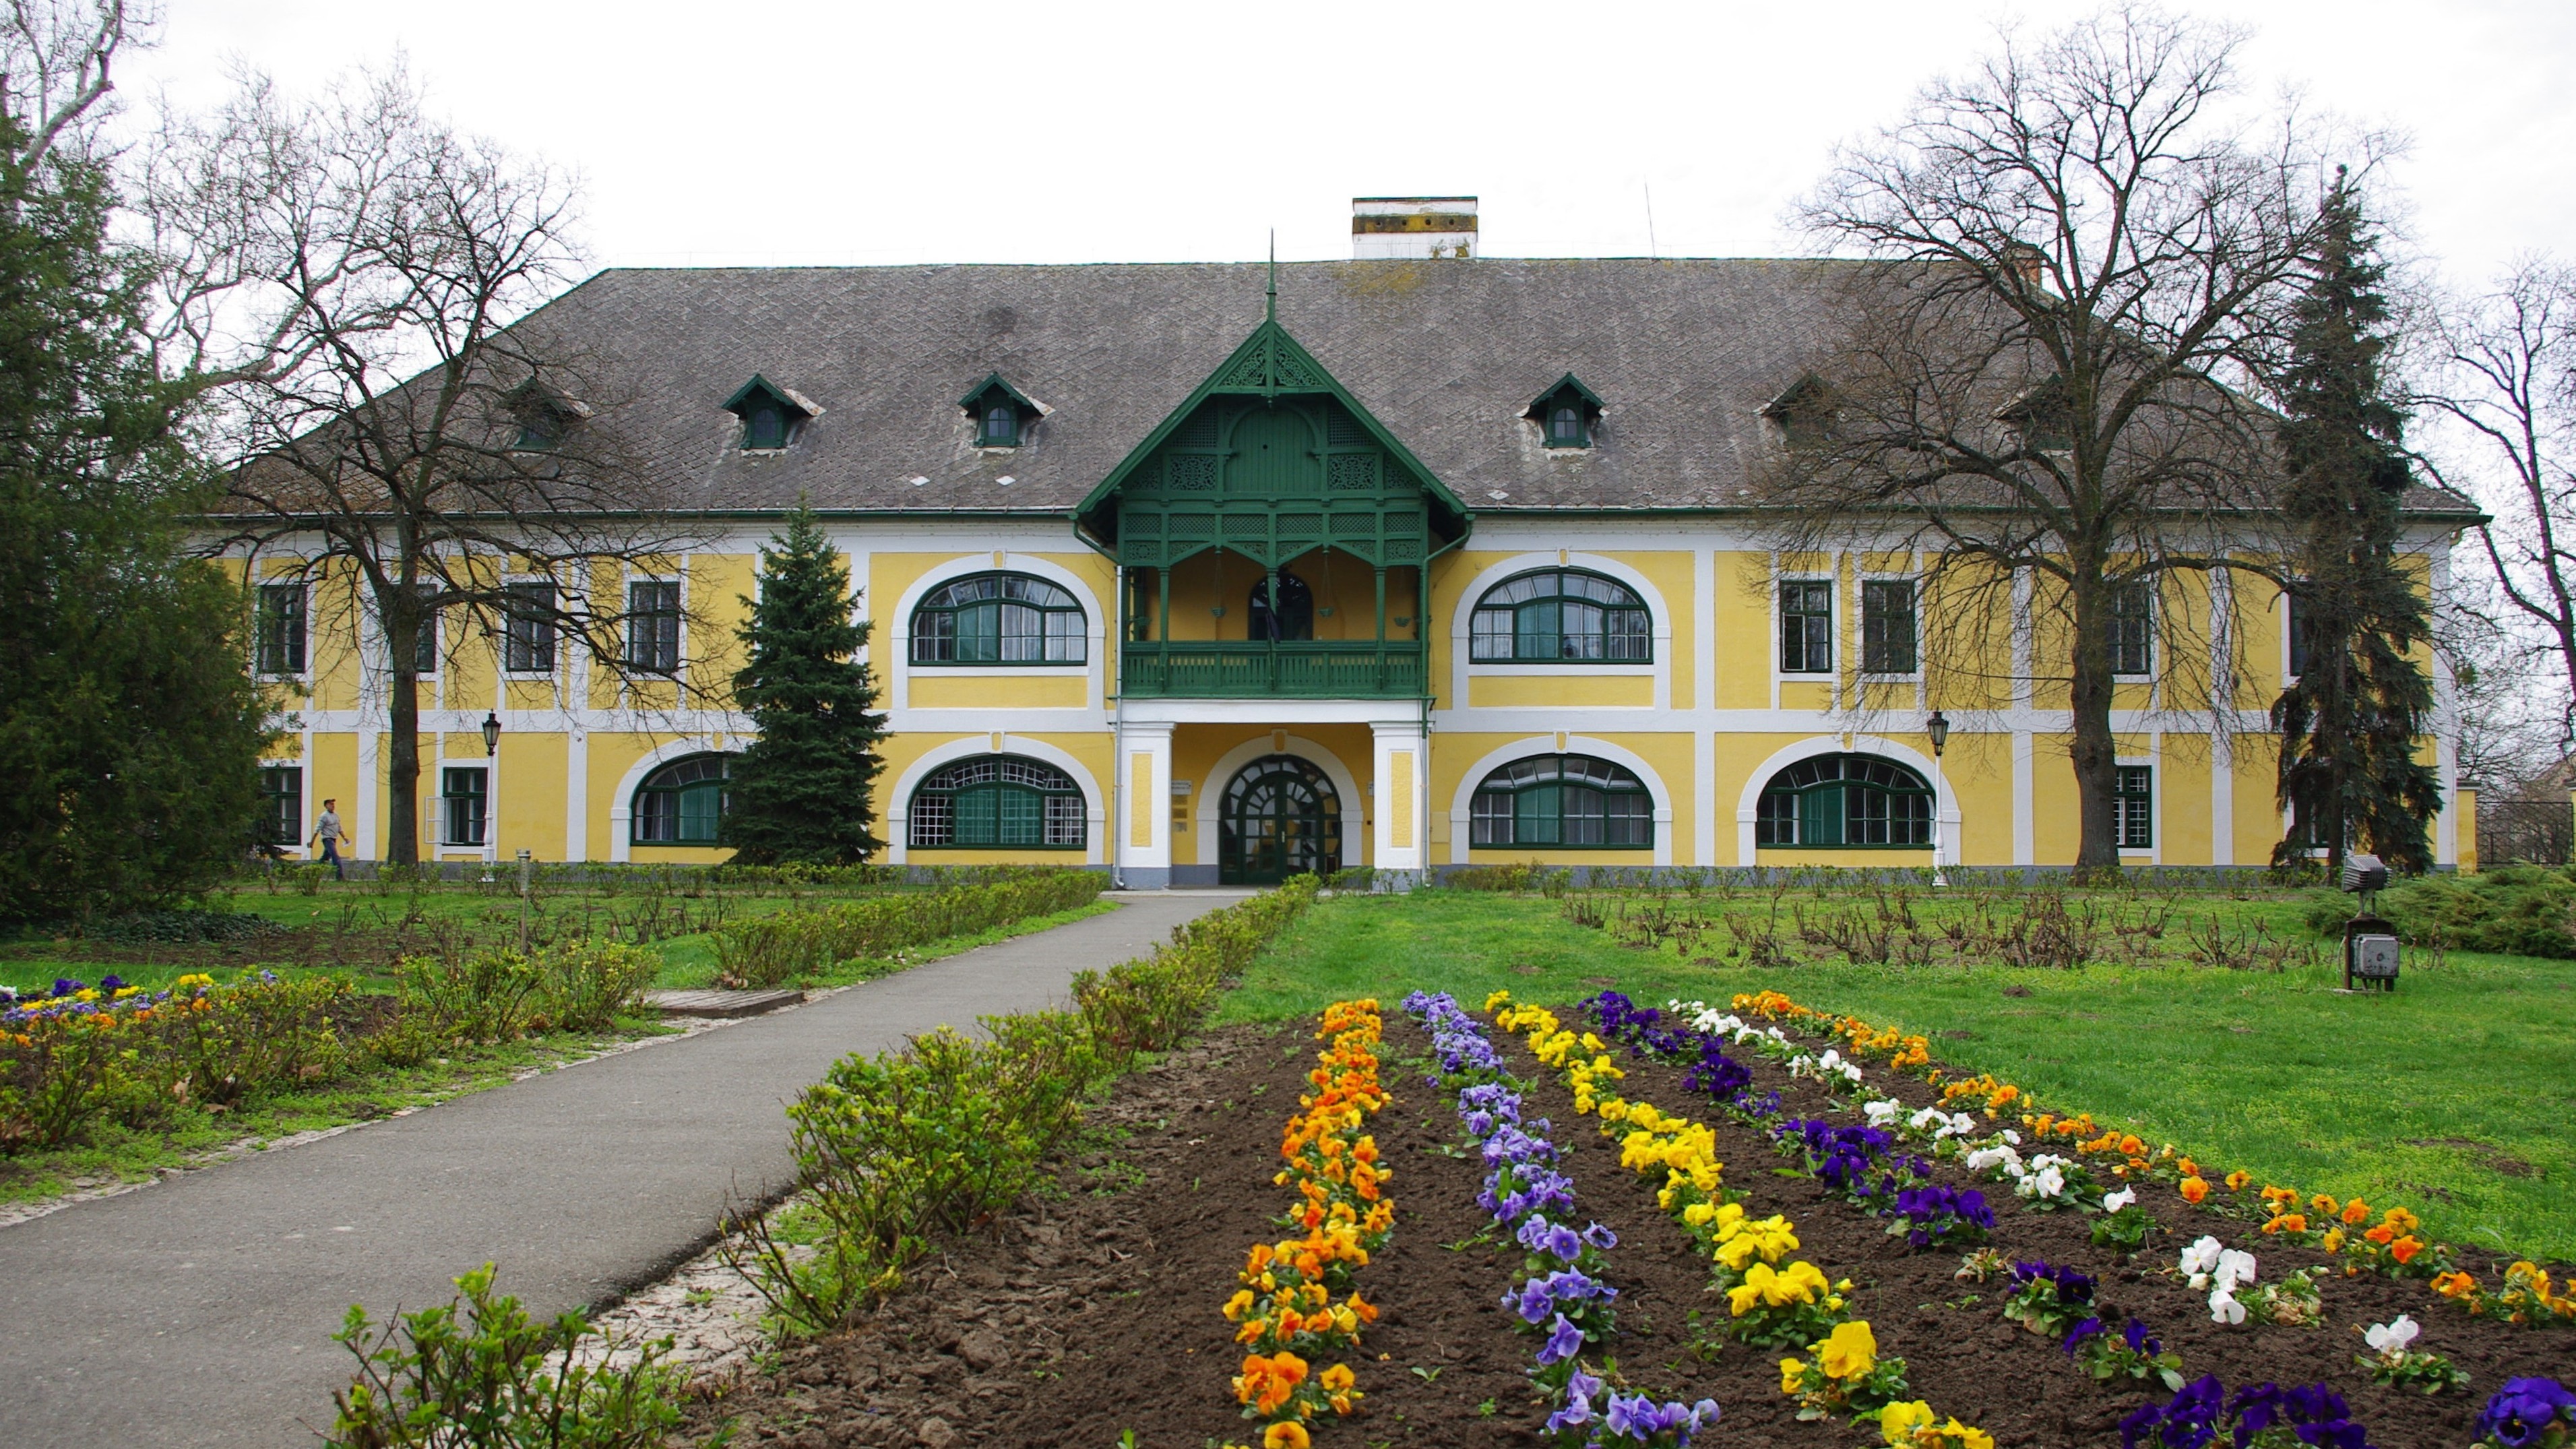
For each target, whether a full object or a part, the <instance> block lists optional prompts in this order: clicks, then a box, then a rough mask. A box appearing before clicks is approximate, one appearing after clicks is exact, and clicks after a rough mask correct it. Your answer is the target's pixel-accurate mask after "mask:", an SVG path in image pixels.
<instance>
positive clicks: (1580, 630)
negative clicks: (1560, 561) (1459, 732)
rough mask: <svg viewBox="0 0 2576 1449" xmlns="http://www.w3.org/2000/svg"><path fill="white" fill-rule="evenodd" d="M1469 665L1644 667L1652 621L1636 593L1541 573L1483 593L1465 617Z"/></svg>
mask: <svg viewBox="0 0 2576 1449" xmlns="http://www.w3.org/2000/svg"><path fill="white" fill-rule="evenodd" d="M1467 629H1468V635H1467V637H1468V657H1469V658H1471V659H1475V660H1477V661H1480V662H1483V663H1489V664H1559V663H1564V662H1567V661H1576V662H1581V663H1589V664H1646V663H1651V662H1652V661H1653V659H1654V657H1655V637H1654V623H1653V616H1652V615H1650V614H1649V613H1648V612H1647V611H1646V601H1645V600H1643V599H1641V598H1639V597H1637V592H1636V590H1634V589H1631V588H1629V587H1628V586H1627V585H1626V584H1623V583H1620V582H1619V581H1618V580H1616V579H1609V578H1604V577H1602V576H1601V575H1599V574H1596V573H1587V572H1585V571H1583V570H1581V569H1539V570H1537V571H1535V572H1532V573H1526V574H1518V575H1515V576H1513V577H1511V578H1508V579H1505V580H1503V581H1502V582H1501V583H1499V584H1496V585H1494V586H1493V587H1492V588H1490V589H1487V590H1486V591H1485V596H1484V597H1483V598H1481V599H1478V600H1477V601H1476V609H1475V612H1474V613H1473V614H1472V615H1470V616H1469V619H1468V624H1467Z"/></svg>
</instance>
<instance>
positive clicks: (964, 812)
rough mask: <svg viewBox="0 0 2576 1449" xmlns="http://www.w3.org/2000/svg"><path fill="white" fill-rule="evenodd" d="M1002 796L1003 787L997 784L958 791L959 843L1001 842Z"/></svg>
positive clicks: (984, 843) (986, 843)
mask: <svg viewBox="0 0 2576 1449" xmlns="http://www.w3.org/2000/svg"><path fill="white" fill-rule="evenodd" d="M1001 798H1002V791H1001V788H1000V787H999V786H995V785H986V786H983V787H981V788H979V789H973V790H960V791H958V792H957V843H958V844H959V845H996V844H999V843H1000V841H1001V828H1000V819H999V817H1000V813H1001Z"/></svg>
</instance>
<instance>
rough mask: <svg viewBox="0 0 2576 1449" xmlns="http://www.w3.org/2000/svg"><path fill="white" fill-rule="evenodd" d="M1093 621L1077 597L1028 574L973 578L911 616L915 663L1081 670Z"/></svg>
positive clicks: (934, 595) (955, 583)
mask: <svg viewBox="0 0 2576 1449" xmlns="http://www.w3.org/2000/svg"><path fill="white" fill-rule="evenodd" d="M1088 634H1089V631H1088V628H1087V620H1086V617H1085V615H1084V614H1083V611H1082V605H1081V604H1080V603H1079V602H1078V601H1076V600H1075V598H1074V597H1073V595H1071V594H1069V593H1066V592H1065V591H1064V590H1062V589H1060V588H1057V587H1056V586H1055V585H1053V584H1051V583H1048V582H1047V581H1046V580H1044V579H1039V578H1031V577H1030V576H1029V575H1027V574H1010V573H987V574H970V575H968V576H967V577H965V578H962V579H952V580H950V581H949V582H948V583H945V584H942V585H940V586H939V587H938V588H936V589H933V590H931V591H930V593H929V594H928V596H926V597H925V598H923V599H922V601H921V602H920V603H918V604H916V605H914V606H913V610H912V662H913V663H915V664H1081V663H1084V662H1086V661H1087V660H1088V658H1089V652H1088V646H1087V643H1086V640H1087V638H1088Z"/></svg>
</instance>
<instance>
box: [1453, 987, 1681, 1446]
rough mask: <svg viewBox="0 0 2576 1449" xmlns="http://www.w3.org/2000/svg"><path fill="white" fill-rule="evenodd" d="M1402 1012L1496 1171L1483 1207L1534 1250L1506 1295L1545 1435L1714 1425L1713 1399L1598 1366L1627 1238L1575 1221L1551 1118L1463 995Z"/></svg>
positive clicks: (1674, 1437)
mask: <svg viewBox="0 0 2576 1449" xmlns="http://www.w3.org/2000/svg"><path fill="white" fill-rule="evenodd" d="M1404 1007H1405V1010H1406V1012H1408V1013H1409V1014H1411V1015H1412V1016H1413V1017H1414V1019H1415V1020H1417V1021H1419V1022H1421V1023H1422V1025H1423V1027H1424V1029H1425V1030H1427V1031H1429V1032H1430V1033H1431V1054H1432V1057H1433V1059H1434V1060H1435V1061H1437V1062H1438V1063H1439V1072H1438V1074H1437V1075H1436V1076H1434V1077H1433V1078H1432V1080H1433V1081H1435V1082H1443V1083H1446V1084H1448V1085H1449V1086H1451V1087H1453V1088H1454V1089H1456V1091H1457V1097H1458V1120H1459V1124H1460V1125H1461V1126H1462V1127H1463V1128H1465V1130H1466V1134H1467V1138H1468V1140H1469V1141H1470V1142H1472V1143H1473V1144H1475V1146H1476V1148H1477V1156H1478V1159H1479V1160H1480V1161H1482V1162H1483V1163H1484V1165H1485V1166H1486V1167H1488V1168H1489V1169H1491V1170H1490V1171H1489V1172H1488V1174H1487V1175H1486V1178H1485V1182H1484V1186H1483V1188H1482V1189H1481V1190H1480V1191H1479V1192H1478V1194H1477V1198H1476V1201H1477V1204H1478V1206H1480V1207H1482V1208H1484V1210H1485V1211H1486V1212H1488V1213H1490V1214H1492V1216H1493V1220H1494V1223H1495V1225H1496V1226H1498V1227H1500V1228H1501V1229H1503V1231H1504V1233H1505V1234H1506V1235H1507V1236H1508V1237H1509V1238H1510V1240H1511V1241H1513V1242H1516V1243H1518V1244H1520V1246H1521V1247H1522V1249H1523V1250H1524V1251H1525V1252H1526V1253H1527V1255H1528V1256H1527V1257H1526V1258H1524V1259H1523V1260H1522V1265H1521V1266H1522V1270H1523V1273H1524V1276H1523V1278H1522V1279H1521V1281H1520V1282H1519V1283H1518V1284H1516V1285H1514V1287H1513V1288H1512V1290H1511V1291H1510V1292H1507V1293H1505V1294H1504V1295H1503V1299H1502V1301H1503V1306H1504V1307H1505V1309H1507V1310H1508V1311H1509V1312H1510V1313H1511V1314H1512V1315H1513V1316H1514V1317H1515V1318H1517V1319H1518V1320H1519V1324H1520V1327H1521V1328H1522V1329H1523V1330H1524V1331H1525V1332H1527V1333H1529V1334H1531V1335H1532V1336H1535V1337H1536V1338H1538V1339H1539V1343H1538V1346H1537V1348H1536V1350H1535V1355H1534V1356H1535V1359H1536V1363H1535V1366H1534V1367H1533V1368H1532V1369H1531V1371H1530V1380H1531V1383H1532V1384H1533V1385H1534V1386H1535V1387H1536V1388H1537V1389H1538V1390H1539V1392H1540V1393H1541V1394H1542V1395H1543V1396H1544V1397H1545V1399H1546V1400H1547V1408H1548V1417H1547V1421H1546V1423H1545V1424H1544V1425H1543V1426H1542V1428H1541V1432H1542V1434H1543V1436H1544V1437H1545V1438H1546V1439H1547V1440H1548V1441H1549V1442H1551V1443H1554V1444H1557V1445H1560V1446H1564V1449H1600V1446H1603V1445H1617V1444H1637V1445H1649V1446H1670V1449H1682V1446H1686V1445H1688V1444H1689V1443H1690V1441H1691V1436H1692V1435H1693V1434H1695V1433H1697V1432H1698V1431H1699V1430H1701V1429H1703V1428H1707V1427H1710V1426H1712V1425H1714V1424H1715V1423H1716V1422H1717V1420H1718V1418H1719V1409H1718V1405H1717V1401H1716V1400H1714V1399H1706V1398H1703V1399H1701V1400H1700V1401H1699V1402H1697V1403H1695V1404H1685V1403H1682V1402H1681V1401H1679V1400H1668V1401H1664V1402H1660V1403H1659V1402H1657V1401H1656V1399H1655V1398H1654V1396H1653V1395H1651V1394H1639V1393H1628V1394H1623V1393H1620V1392H1619V1391H1618V1390H1617V1389H1616V1388H1615V1387H1613V1386H1612V1385H1611V1384H1610V1383H1609V1382H1608V1381H1607V1380H1605V1379H1604V1378H1602V1377H1601V1376H1600V1375H1599V1374H1596V1373H1595V1372H1593V1370H1594V1369H1608V1368H1610V1367H1611V1365H1610V1364H1609V1363H1608V1362H1607V1361H1606V1360H1605V1358H1604V1357H1603V1355H1604V1354H1605V1353H1606V1351H1607V1350H1608V1348H1609V1347H1610V1344H1611V1339H1612V1336H1613V1334H1614V1332H1615V1331H1616V1306H1615V1305H1616V1303H1617V1300H1618V1297H1619V1290H1618V1289H1617V1287H1615V1286H1614V1285H1612V1284H1611V1283H1610V1282H1609V1281H1608V1280H1607V1278H1606V1277H1605V1276H1604V1275H1603V1262H1604V1255H1605V1254H1607V1252H1608V1251H1609V1250H1610V1249H1612V1248H1615V1247H1617V1246H1618V1245H1619V1238H1618V1234H1616V1233H1614V1232H1612V1231H1611V1230H1610V1229H1608V1228H1605V1227H1603V1226H1602V1225H1601V1224H1600V1223H1598V1222H1591V1223H1587V1224H1585V1226H1584V1227H1583V1228H1582V1229H1581V1230H1580V1231H1578V1230H1576V1229H1575V1227H1574V1226H1573V1221H1574V1216H1575V1212H1574V1183H1573V1181H1572V1179H1570V1178H1568V1177H1567V1176H1566V1175H1565V1173H1564V1172H1563V1171H1561V1170H1560V1166H1561V1164H1560V1156H1559V1153H1558V1150H1557V1146H1556V1144H1555V1143H1554V1142H1553V1141H1551V1140H1550V1138H1549V1133H1550V1131H1551V1130H1552V1126H1553V1124H1551V1123H1550V1122H1548V1120H1547V1119H1545V1118H1543V1117H1538V1118H1524V1117H1523V1116H1522V1114H1521V1100H1522V1096H1521V1092H1520V1090H1519V1088H1520V1087H1521V1085H1522V1084H1521V1083H1520V1082H1519V1080H1518V1079H1517V1078H1514V1077H1513V1076H1512V1075H1511V1074H1510V1073H1508V1072H1506V1071H1504V1070H1503V1067H1502V1063H1501V1060H1500V1058H1498V1057H1497V1056H1496V1055H1495V1053H1494V1048H1493V1043H1492V1042H1491V1041H1489V1040H1487V1039H1486V1036H1485V1033H1484V1029H1483V1028H1482V1027H1480V1026H1478V1025H1477V1024H1476V1021H1475V1018H1473V1017H1470V1016H1469V1015H1467V1013H1466V1012H1465V1011H1463V1010H1462V1009H1460V1007H1459V1005H1458V1002H1457V999H1456V998H1454V997H1452V996H1450V995H1449V993H1447V992H1445V991H1444V992H1441V993H1439V994H1438V995H1426V994H1424V993H1422V992H1418V991H1417V992H1415V993H1414V994H1413V995H1411V996H1409V997H1407V998H1405V1003H1404ZM1587 1355H1588V1356H1591V1357H1590V1358H1589V1360H1588V1361H1587ZM1596 1402H1597V1405H1598V1407H1596Z"/></svg>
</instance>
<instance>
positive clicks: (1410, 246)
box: [1351, 196, 1476, 261]
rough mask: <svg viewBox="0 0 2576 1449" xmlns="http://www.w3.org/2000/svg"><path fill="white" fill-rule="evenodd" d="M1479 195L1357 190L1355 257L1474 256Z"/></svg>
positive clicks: (1354, 199)
mask: <svg viewBox="0 0 2576 1449" xmlns="http://www.w3.org/2000/svg"><path fill="white" fill-rule="evenodd" d="M1475 254H1476V198H1474V197H1472V196H1354V197H1352V198H1351V259H1352V260H1353V261H1374V260H1379V259H1384V258H1415V259H1419V258H1425V257H1472V256H1474V255H1475Z"/></svg>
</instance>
